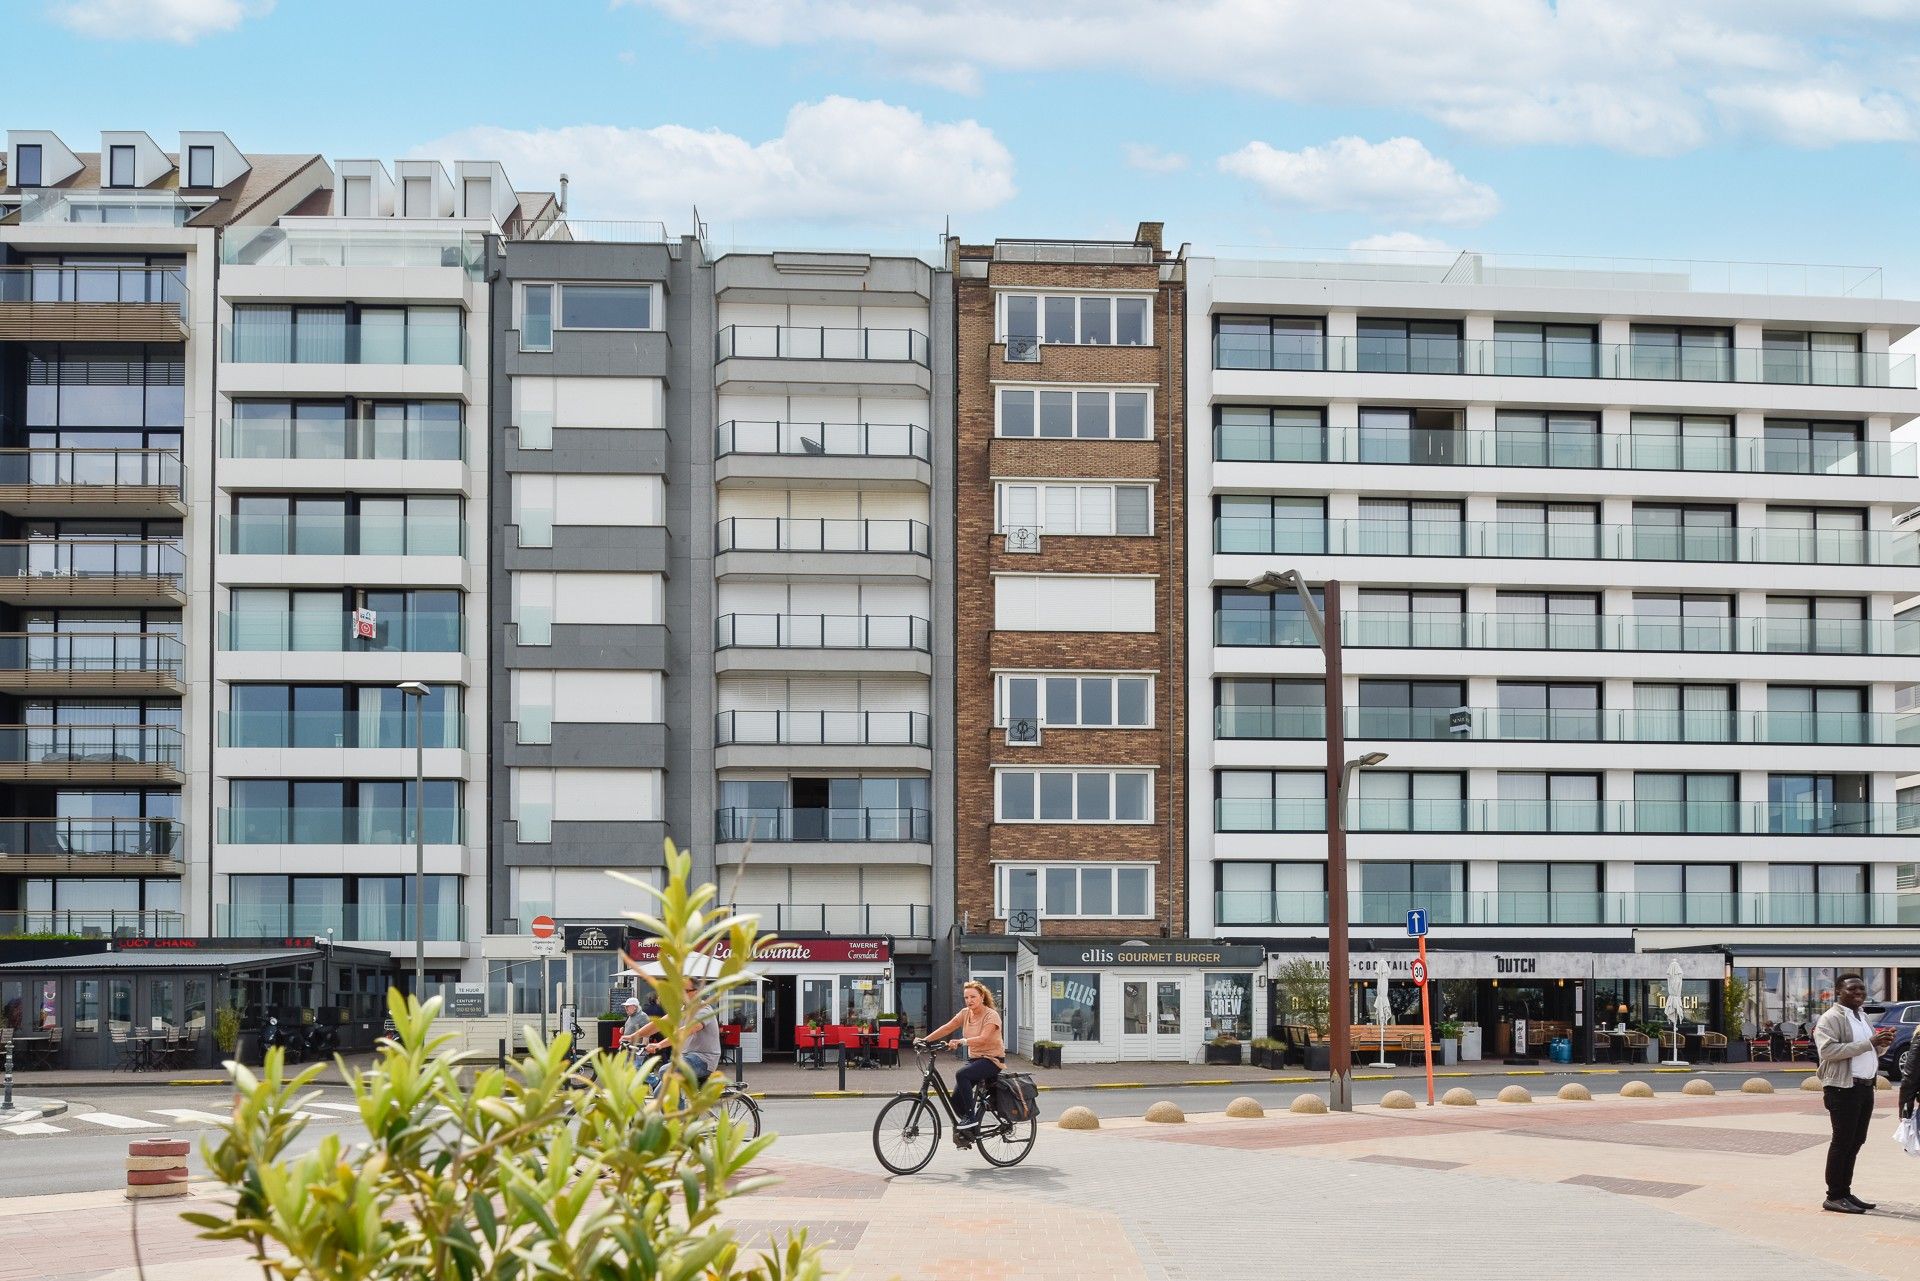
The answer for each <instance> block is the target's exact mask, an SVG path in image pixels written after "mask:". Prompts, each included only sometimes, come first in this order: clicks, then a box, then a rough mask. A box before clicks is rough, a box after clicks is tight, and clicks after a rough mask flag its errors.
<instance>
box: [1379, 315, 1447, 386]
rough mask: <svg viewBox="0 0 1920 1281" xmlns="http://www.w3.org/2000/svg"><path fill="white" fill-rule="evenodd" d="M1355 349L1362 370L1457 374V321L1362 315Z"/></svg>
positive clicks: (1392, 372)
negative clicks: (1390, 318)
mask: <svg viewBox="0 0 1920 1281" xmlns="http://www.w3.org/2000/svg"><path fill="white" fill-rule="evenodd" d="M1357 350H1358V354H1359V362H1358V363H1359V368H1360V369H1361V370H1362V371H1363V372H1377V373H1389V374H1457V373H1459V372H1460V369H1461V362H1460V356H1461V342H1460V322H1459V321H1457V320H1388V319H1384V318H1382V317H1378V316H1362V317H1360V321H1359V337H1358V339H1357Z"/></svg>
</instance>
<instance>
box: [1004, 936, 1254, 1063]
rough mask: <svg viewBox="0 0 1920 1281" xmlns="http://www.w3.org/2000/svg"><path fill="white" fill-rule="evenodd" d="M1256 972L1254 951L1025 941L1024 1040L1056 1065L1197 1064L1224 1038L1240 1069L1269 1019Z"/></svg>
mask: <svg viewBox="0 0 1920 1281" xmlns="http://www.w3.org/2000/svg"><path fill="white" fill-rule="evenodd" d="M1264 962H1265V954H1264V952H1263V951H1262V950H1261V948H1260V947H1258V946H1257V945H1247V944H1221V943H1213V942H1209V941H1205V940H1200V939H1160V940H1155V941H1153V942H1127V943H1114V942H1111V941H1107V940H1100V941H1097V942H1075V941H1056V940H1031V941H1029V942H1027V943H1026V945H1025V946H1024V947H1022V948H1021V950H1020V952H1019V953H1018V955H1017V957H1016V958H1015V980H1016V989H1017V993H1016V1004H1017V1005H1018V1006H1019V1007H1020V1017H1021V1019H1022V1024H1023V1031H1026V1030H1029V1029H1030V1030H1031V1032H1032V1038H1031V1040H1030V1041H1027V1038H1026V1037H1024V1036H1023V1037H1022V1040H1023V1041H1027V1043H1028V1044H1029V1045H1033V1044H1037V1043H1039V1042H1043V1041H1045V1042H1052V1043H1055V1044H1057V1045H1058V1046H1059V1047H1060V1060H1061V1062H1062V1063H1118V1062H1166V1063H1199V1062H1202V1061H1203V1060H1204V1059H1205V1057H1206V1047H1207V1046H1208V1045H1209V1044H1210V1043H1215V1042H1217V1041H1224V1040H1225V1039H1229V1038H1230V1039H1231V1040H1232V1042H1233V1043H1234V1044H1233V1047H1231V1049H1229V1048H1228V1047H1225V1046H1224V1045H1223V1046H1222V1049H1223V1051H1225V1052H1228V1053H1234V1054H1237V1055H1238V1056H1239V1058H1240V1059H1241V1060H1242V1061H1244V1060H1245V1058H1246V1046H1247V1044H1248V1042H1250V1041H1251V1040H1252V1039H1253V1035H1254V1031H1253V1030H1254V1028H1256V1027H1262V1026H1264V1025H1265V1021H1266V1017H1267V980H1266V966H1265V963H1264ZM1029 1012H1030V1017H1031V1022H1028V1021H1027V1020H1028V1018H1029Z"/></svg>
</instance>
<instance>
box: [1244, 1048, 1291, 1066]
mask: <svg viewBox="0 0 1920 1281" xmlns="http://www.w3.org/2000/svg"><path fill="white" fill-rule="evenodd" d="M1252 1057H1253V1065H1254V1066H1255V1067H1257V1068H1266V1069H1267V1070H1268V1071H1270V1072H1277V1071H1279V1070H1280V1069H1281V1068H1284V1067H1285V1066H1286V1065H1287V1052H1286V1050H1285V1048H1284V1047H1280V1046H1272V1045H1256V1046H1254V1047H1253V1055H1252Z"/></svg>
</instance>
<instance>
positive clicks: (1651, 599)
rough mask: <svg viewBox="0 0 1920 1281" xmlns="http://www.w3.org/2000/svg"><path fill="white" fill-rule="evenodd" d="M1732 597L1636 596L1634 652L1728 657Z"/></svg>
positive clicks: (1697, 595)
mask: <svg viewBox="0 0 1920 1281" xmlns="http://www.w3.org/2000/svg"><path fill="white" fill-rule="evenodd" d="M1733 604H1734V600H1733V597H1731V596H1710V595H1705V594H1691V593H1688V594H1682V593H1675V592H1635V593H1634V594H1633V620H1632V621H1633V645H1634V648H1635V649H1642V650H1661V651H1669V652H1672V651H1683V652H1695V653H1725V652H1726V651H1728V650H1731V649H1732V648H1733Z"/></svg>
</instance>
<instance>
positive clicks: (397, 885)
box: [216, 874, 464, 942]
mask: <svg viewBox="0 0 1920 1281" xmlns="http://www.w3.org/2000/svg"><path fill="white" fill-rule="evenodd" d="M460 879H461V878H460V877H458V876H447V875H439V874H435V875H429V876H428V877H427V878H426V898H425V900H424V907H425V913H424V916H425V924H426V937H427V941H429V942H452V941H455V940H458V939H460V938H462V937H464V933H463V931H462V930H461V920H460V917H461V903H460ZM413 895H414V883H413V877H411V876H230V877H228V878H227V896H228V901H227V902H226V903H224V904H222V905H220V910H219V916H220V918H221V919H220V920H218V921H217V923H216V924H217V927H218V931H219V932H220V933H222V934H226V935H229V936H231V937H239V938H248V937H251V938H270V937H273V936H275V935H288V934H293V935H303V936H304V935H314V936H325V935H328V934H331V935H332V936H333V937H334V939H336V940H337V941H339V942H350V941H359V940H376V939H383V940H384V939H411V938H412V937H413V926H414V900H413Z"/></svg>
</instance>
